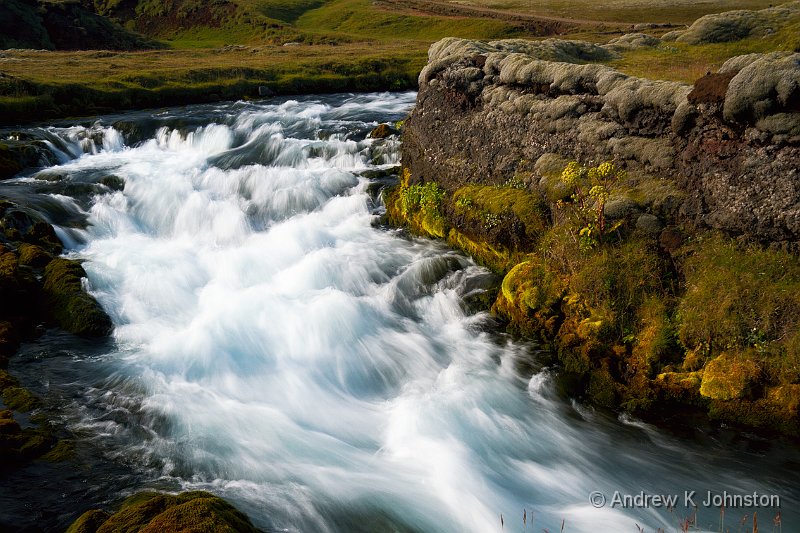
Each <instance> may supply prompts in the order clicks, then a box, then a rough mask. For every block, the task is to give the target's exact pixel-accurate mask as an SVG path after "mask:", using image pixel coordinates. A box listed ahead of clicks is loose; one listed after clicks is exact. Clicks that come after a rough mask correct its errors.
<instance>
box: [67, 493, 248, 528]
mask: <svg viewBox="0 0 800 533" xmlns="http://www.w3.org/2000/svg"><path fill="white" fill-rule="evenodd" d="M114 531H139V532H142V533H150V532H153V533H154V532H160V531H219V532H231V533H234V532H236V533H249V532H252V533H256V532H257V531H258V530H257V529H256V528H255V527H253V524H252V523H251V522H250V519H249V518H247V516H245V515H244V514H242V513H241V512H240V511H238V510H236V509H235V508H234V507H233V506H232V505H231V504H229V503H228V502H226V501H225V500H223V499H222V498H220V497H218V496H214V495H213V494H210V493H208V492H203V491H193V492H184V493H182V494H178V495H171V494H159V493H155V492H142V493H139V494H136V495H134V496H131V497H130V498H128V499H127V500H125V501H124V502H123V503H122V506H121V508H120V509H119V511H117V512H116V513H114V514H109V513H106V512H105V511H101V510H91V511H87V512H86V513H84V514H83V515H81V516H80V517H79V518H78V519H77V520H76V521H75V522H74V523H73V524H72V525H71V526H70V527H69V529H67V533H110V532H114Z"/></svg>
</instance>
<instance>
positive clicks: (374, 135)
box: [367, 124, 398, 139]
mask: <svg viewBox="0 0 800 533" xmlns="http://www.w3.org/2000/svg"><path fill="white" fill-rule="evenodd" d="M397 133H398V131H397V130H396V129H394V128H393V127H392V126H390V125H389V124H379V125H378V126H376V127H375V128H374V129H373V130H372V131H371V132H369V135H367V137H369V138H371V139H385V138H387V137H389V136H391V135H397Z"/></svg>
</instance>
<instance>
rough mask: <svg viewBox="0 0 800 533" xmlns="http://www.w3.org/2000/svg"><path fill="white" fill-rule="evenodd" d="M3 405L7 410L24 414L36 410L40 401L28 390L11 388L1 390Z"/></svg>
mask: <svg viewBox="0 0 800 533" xmlns="http://www.w3.org/2000/svg"><path fill="white" fill-rule="evenodd" d="M3 403H4V404H5V405H6V407H8V408H9V409H13V410H15V411H21V412H23V413H24V412H28V411H31V410H33V409H36V408H37V407H38V406H39V404H40V400H39V398H37V397H36V396H35V395H34V394H33V393H32V392H31V391H29V390H28V389H25V388H23V387H14V386H12V387H6V388H5V389H4V390H3Z"/></svg>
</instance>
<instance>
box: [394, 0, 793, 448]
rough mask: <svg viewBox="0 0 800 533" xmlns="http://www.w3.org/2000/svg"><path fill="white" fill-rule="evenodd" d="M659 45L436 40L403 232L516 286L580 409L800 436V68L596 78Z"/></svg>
mask: <svg viewBox="0 0 800 533" xmlns="http://www.w3.org/2000/svg"><path fill="white" fill-rule="evenodd" d="M796 4H797V6H800V3H796ZM790 7H791V8H793V9H794V8H795V7H796V6H794V5H790ZM798 9H800V8H798ZM759 16H761V15H759ZM704 24H705V22H704ZM690 30H691V28H690ZM690 33H691V32H688V30H687V35H689V34H690ZM670 38H677V36H676V35H672V36H670ZM660 42H661V41H659V40H658V39H656V38H653V37H649V36H647V35H643V34H631V35H627V36H623V37H621V38H618V39H615V40H613V41H612V42H610V43H608V44H606V45H602V46H601V45H596V44H590V43H582V42H577V41H558V40H545V41H538V42H525V41H520V40H513V41H497V42H490V43H483V42H475V41H468V40H462V39H445V40H443V41H440V42H438V43H436V44H434V45H433V46H432V47H431V49H430V52H429V62H428V65H427V66H426V67H425V68H424V69H423V71H422V73H421V74H420V79H419V83H420V90H419V94H418V99H417V106H416V107H415V109H414V111H413V112H412V114H411V116H410V117H409V118H408V120H407V121H406V122H405V125H404V129H403V170H402V177H401V180H400V184H399V185H398V186H397V187H396V188H395V189H394V190H392V191H390V192H389V193H387V194H386V197H385V199H386V207H387V218H388V220H389V222H392V223H394V224H399V225H405V226H408V227H410V228H411V229H412V230H413V231H414V232H416V233H418V234H422V235H427V236H431V237H438V238H444V239H446V240H447V241H448V243H450V244H451V245H453V246H454V247H457V248H460V249H462V250H464V251H465V252H467V253H469V254H470V255H472V256H473V257H474V258H476V260H478V261H479V262H481V263H483V264H485V265H487V266H489V267H490V268H492V269H494V270H496V271H498V272H499V273H501V274H503V275H504V276H505V277H504V279H503V282H502V287H501V290H500V291H499V292H498V294H497V298H496V301H495V302H494V305H493V306H492V309H493V311H494V312H495V314H496V315H497V316H498V317H500V318H502V319H504V320H506V321H507V325H508V329H509V330H511V331H513V332H516V333H520V334H523V335H526V336H535V337H537V338H539V339H540V340H542V341H544V342H545V343H547V344H548V345H549V346H550V348H551V353H552V354H553V359H554V361H553V362H554V364H555V365H556V366H558V367H559V368H560V370H561V372H560V376H561V380H562V382H563V384H564V386H565V387H566V389H567V390H569V391H570V392H571V393H572V394H574V395H576V396H579V397H583V398H587V399H589V400H590V401H592V402H594V403H595V404H597V405H601V406H605V407H609V408H615V409H617V408H619V409H624V410H627V411H629V412H633V413H636V414H637V415H640V416H643V417H645V418H651V419H652V418H656V419H661V420H663V419H664V417H666V418H671V419H673V420H675V421H676V423H678V424H681V423H682V422H681V415H680V414H679V413H681V412H684V410H685V409H686V408H687V407H689V408H691V409H698V410H703V411H705V412H707V413H708V414H709V415H710V416H711V417H712V418H716V419H720V420H723V421H726V422H727V423H734V424H742V425H745V426H749V427H760V428H764V429H767V430H777V431H779V432H784V433H789V434H795V435H800V418H799V417H798V409H799V406H800V261H799V260H798V255H797V253H798V252H799V251H800V53H790V52H782V53H771V54H752V55H748V56H741V57H736V58H733V59H731V60H729V61H727V62H726V63H725V64H724V65H723V67H722V68H721V69H720V70H719V72H716V73H709V74H708V75H706V76H704V77H702V78H701V79H699V80H698V81H697V82H696V83H695V84H694V86H690V85H686V84H681V83H677V82H669V81H653V80H647V79H640V78H635V77H631V76H627V75H625V74H623V73H621V72H619V71H617V70H615V69H613V68H610V67H608V66H605V65H602V64H599V63H597V62H599V61H606V60H608V59H609V58H613V57H615V54H619V53H622V52H624V51H625V50H629V49H632V48H637V47H648V46H654V45H656V44H659V43H660ZM570 161H577V162H578V163H572V164H571V165H570ZM606 161H609V162H613V164H601V163H603V162H606ZM565 168H570V169H571V171H570V172H566V171H565ZM599 175H603V176H605V177H606V178H608V179H606V178H604V179H606V181H602V180H601V182H602V183H601V182H598V180H597V176H599ZM592 176H594V178H592ZM609 176H611V178H609ZM601 199H602V200H601ZM604 228H605V229H604ZM603 231H605V233H603ZM676 406H680V409H675V407H676Z"/></svg>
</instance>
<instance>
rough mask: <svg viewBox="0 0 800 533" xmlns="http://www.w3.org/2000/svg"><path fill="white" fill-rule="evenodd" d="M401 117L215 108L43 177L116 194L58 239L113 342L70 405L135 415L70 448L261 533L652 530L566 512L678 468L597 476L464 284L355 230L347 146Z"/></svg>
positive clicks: (633, 438) (558, 408)
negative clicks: (251, 522)
mask: <svg viewBox="0 0 800 533" xmlns="http://www.w3.org/2000/svg"><path fill="white" fill-rule="evenodd" d="M412 102H413V95H411V94H404V95H372V96H360V97H340V98H339V99H332V100H331V101H318V100H315V99H305V100H302V101H299V100H290V101H286V102H283V103H278V104H238V107H236V106H234V107H233V108H230V109H226V110H225V112H226V114H225V115H224V116H221V117H220V116H218V117H217V118H216V119H215V120H214V121H213V122H212V123H208V124H206V125H203V126H200V127H197V128H195V129H192V130H191V131H185V130H181V129H176V128H170V127H167V126H164V127H161V128H159V129H157V130H156V133H155V135H154V137H153V138H151V139H149V140H146V141H144V142H141V143H138V144H137V145H136V146H134V147H128V146H125V145H124V144H123V141H122V137H121V136H120V135H119V134H117V133H111V132H109V131H106V132H105V134H104V136H103V140H102V143H101V145H102V147H101V148H98V145H97V143H94V141H92V142H93V143H94V145H93V146H94V148H92V147H91V146H89V145H88V144H86V143H84V145H83V146H82V148H81V149H82V152H81V153H78V151H77V148H75V149H74V150H72V152H70V157H64V158H62V165H60V166H59V167H58V171H60V172H63V173H65V174H66V175H68V176H72V178H69V179H78V177H79V176H80V175H81V174H82V173H83V174H91V175H94V174H92V173H96V172H97V171H99V170H103V169H105V170H107V171H108V172H113V174H114V175H116V176H119V177H121V178H122V179H123V180H124V183H125V187H124V190H123V191H116V192H111V191H106V192H104V193H103V194H97V195H96V196H94V197H93V198H92V202H91V206H90V207H89V208H88V209H87V211H86V214H87V216H88V220H89V222H90V225H89V226H88V227H87V228H86V229H82V230H75V229H71V230H70V231H71V232H72V234H74V236H75V239H74V243H75V246H76V249H75V250H74V252H73V255H74V256H76V257H80V258H82V259H85V260H86V263H85V265H84V266H85V268H86V270H87V272H88V274H89V278H90V280H91V286H92V290H93V291H94V294H95V295H96V296H97V297H98V298H99V300H100V301H101V303H102V304H103V306H104V307H105V308H106V309H107V310H108V311H109V313H110V314H111V316H112V318H113V320H114V323H115V325H116V328H115V332H114V337H115V340H116V343H117V350H116V351H115V352H113V353H109V354H108V355H107V357H106V360H107V361H108V362H109V363H110V365H111V367H112V368H114V372H113V375H112V376H110V377H109V379H108V380H107V381H106V383H105V384H104V385H103V386H101V387H99V388H97V389H95V390H94V391H93V392H92V394H94V395H95V396H96V401H97V402H98V404H100V405H103V404H106V405H112V404H113V405H116V406H119V405H123V406H124V412H125V413H133V412H136V413H138V414H137V415H136V416H135V417H134V416H132V415H130V414H129V415H126V416H128V418H127V419H125V420H124V422H123V423H114V422H108V421H107V420H106V419H105V418H103V420H102V422H100V418H102V417H99V416H96V417H94V418H93V415H92V414H91V411H88V412H87V413H88V414H87V415H86V418H84V419H83V420H81V421H80V422H78V423H76V424H75V427H80V428H82V429H84V430H87V431H90V432H94V433H95V434H97V435H99V436H102V438H104V439H106V441H105V442H106V444H107V446H108V449H109V450H110V451H109V454H111V455H114V456H115V457H126V458H127V460H131V458H137V459H135V460H136V461H138V462H139V463H140V464H141V468H152V469H153V471H154V474H153V476H154V478H157V477H163V476H166V477H167V478H169V479H177V480H179V481H180V483H181V484H182V485H183V486H185V487H193V488H194V487H199V488H211V489H212V490H215V491H217V492H219V493H222V494H224V495H226V496H229V497H231V498H232V499H234V500H235V501H236V502H237V503H238V504H239V505H241V507H242V508H243V509H245V510H246V511H248V513H249V514H251V516H253V518H254V519H255V520H256V522H257V523H258V524H259V525H261V526H262V527H270V528H277V529H281V530H287V531H379V530H397V531H426V532H428V531H475V532H486V531H495V530H499V529H500V515H501V514H504V516H505V520H506V523H507V527H511V524H512V523H514V527H517V525H518V524H517V523H518V522H519V523H521V519H520V518H518V517H517V515H520V516H521V514H522V510H523V508H525V509H528V510H529V512H531V513H532V514H531V516H532V517H533V516H534V514H533V513H535V520H536V524H537V527H539V528H540V527H549V528H550V530H553V531H555V530H558V528H559V526H560V523H561V520H562V519H563V520H566V523H567V530H568V531H628V530H634V529H633V524H634V521H636V522H637V523H639V524H641V525H645V524H650V525H651V526H652V527H655V525H662V526H663V525H665V524H666V525H669V517H668V516H665V515H664V514H663V513H662V514H659V513H658V512H656V511H653V510H647V511H644V512H641V513H639V514H638V515H637V514H633V513H632V512H631V511H625V510H621V509H608V508H606V509H602V510H599V509H594V508H592V507H591V505H590V504H589V501H588V494H589V492H590V491H592V490H606V491H612V490H613V489H615V488H618V489H622V490H624V489H625V488H626V487H627V488H629V489H630V490H633V489H634V488H636V489H637V490H638V487H639V486H640V485H641V481H640V478H641V477H642V476H643V475H645V474H647V475H649V474H652V475H653V476H655V477H656V478H658V476H663V477H664V478H665V479H666V478H667V477H669V476H672V479H673V480H671V481H669V482H668V483H669V486H670V487H671V488H675V487H676V486H678V485H679V484H680V483H681V482H686V481H687V480H688V479H690V476H698V477H700V478H702V477H703V474H697V473H696V472H695V470H696V468H694V467H693V466H692V465H691V464H688V465H675V464H672V462H674V461H676V460H677V459H678V458H679V457H680V454H681V451H680V449H678V450H677V451H673V449H672V448H671V447H670V446H671V444H669V443H668V444H669V445H667V444H665V445H664V446H663V447H662V448H659V450H661V451H663V453H664V456H663V457H659V456H658V454H657V453H656V454H652V453H649V452H648V453H644V454H642V450H636V447H635V444H631V443H635V442H638V439H639V438H640V436H639V435H637V434H634V433H630V434H628V435H627V436H624V435H623V436H622V437H620V438H622V439H624V441H625V442H626V444H625V446H626V447H627V449H628V451H629V453H630V455H629V456H628V457H619V456H617V455H616V454H615V453H614V452H615V450H616V449H617V446H618V445H619V444H618V443H616V442H614V440H613V439H612V437H611V433H610V432H609V431H608V430H607V425H613V424H614V423H615V422H614V421H607V422H605V424H606V426H604V425H603V424H604V422H603V419H602V417H595V418H597V419H599V422H598V421H597V420H595V421H594V422H591V423H587V422H585V421H582V420H581V419H580V418H579V417H577V416H576V415H575V413H574V412H571V411H570V408H569V406H568V404H566V403H564V402H561V401H560V400H559V399H558V398H557V396H556V395H555V394H554V393H553V392H552V389H553V387H552V383H551V382H550V374H541V375H539V376H536V377H534V378H533V379H530V378H528V377H525V376H522V375H520V374H519V373H518V372H517V371H516V370H515V368H516V367H515V364H516V363H515V362H516V361H518V360H520V359H524V357H525V353H524V348H523V347H521V346H519V345H517V344H514V343H510V342H505V341H503V342H501V341H498V339H496V338H493V337H492V336H490V335H488V334H486V333H483V332H482V329H483V328H482V326H483V325H484V323H485V321H486V320H487V317H486V315H484V314H479V315H472V316H471V315H468V314H466V313H465V312H464V306H463V303H462V297H463V296H464V295H465V293H466V292H467V291H468V290H472V289H471V288H468V287H470V283H469V281H470V280H474V279H477V278H478V277H480V276H485V273H484V271H483V270H482V269H480V268H478V267H476V266H475V265H474V264H473V263H472V262H471V261H469V260H468V259H466V258H464V257H463V256H460V255H457V254H454V253H453V252H450V251H448V250H447V249H445V248H444V247H443V246H442V245H440V244H437V243H433V242H430V241H420V240H408V239H404V238H401V236H399V235H398V234H397V232H395V231H386V230H379V229H376V228H373V227H372V225H371V224H372V222H373V221H374V218H375V216H374V213H373V211H372V209H371V205H370V201H369V197H368V195H367V192H366V188H367V181H366V180H365V179H364V178H360V177H359V176H358V173H359V172H360V171H363V170H365V169H368V168H372V166H373V164H374V163H373V161H372V159H373V156H375V154H376V149H377V144H376V143H375V142H374V141H372V140H369V139H364V135H363V134H364V132H365V131H366V130H368V129H369V127H371V126H373V125H375V124H376V123H377V121H378V120H386V119H387V118H395V119H399V118H401V117H402V116H403V115H404V113H406V112H407V111H408V109H409V106H410V105H411V104H412ZM114 132H116V130H114ZM74 137H75V138H76V139H78V140H79V141H80V137H81V135H80V134H78V133H75V135H74ZM85 138H86V137H85V135H84V136H83V139H85ZM76 142H77V141H76ZM81 142H82V141H81ZM70 146H73V148H74V145H70ZM382 150H383V152H382V153H381V154H380V157H379V161H378V163H380V164H392V163H395V162H396V161H397V158H398V155H397V144H396V143H395V142H392V141H390V142H389V143H387V144H384V145H383V147H382ZM62 152H63V153H67V152H64V151H63V150H62ZM64 201H65V202H69V201H70V200H67V199H65V200H64ZM72 207H73V208H75V209H80V206H72ZM64 231H65V230H62V233H63V232H64ZM81 243H83V244H81ZM133 426H135V427H133ZM629 431H630V432H634V431H637V427H632V428H629ZM662 440H664V441H665V442H666V441H669V439H668V438H665V439H662ZM648 442H649V443H651V444H648V445H655V446H660V445H659V444H658V443H656V444H652V441H650V440H648ZM637 461H638V463H637ZM623 465H627V466H626V467H623ZM625 468H628V469H629V472H625ZM711 474H712V476H714V477H713V479H715V480H718V479H719V476H720V475H721V474H720V473H719V472H716V473H711ZM695 479H696V478H695ZM705 481H708V479H707V478H704V482H705ZM676 484H677V485H676ZM512 517H514V518H512ZM517 529H518V528H517Z"/></svg>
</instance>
